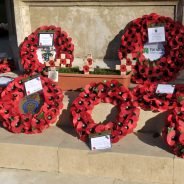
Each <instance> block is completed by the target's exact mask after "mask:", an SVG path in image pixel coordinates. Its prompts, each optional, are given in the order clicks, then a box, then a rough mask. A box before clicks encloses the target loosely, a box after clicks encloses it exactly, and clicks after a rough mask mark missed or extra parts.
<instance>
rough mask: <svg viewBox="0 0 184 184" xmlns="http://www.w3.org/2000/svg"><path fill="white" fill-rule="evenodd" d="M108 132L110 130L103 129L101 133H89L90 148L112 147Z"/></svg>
mask: <svg viewBox="0 0 184 184" xmlns="http://www.w3.org/2000/svg"><path fill="white" fill-rule="evenodd" d="M110 133H111V131H104V132H101V133H96V134H90V135H89V137H90V147H91V150H102V149H110V148H111V147H112V145H111V138H110Z"/></svg>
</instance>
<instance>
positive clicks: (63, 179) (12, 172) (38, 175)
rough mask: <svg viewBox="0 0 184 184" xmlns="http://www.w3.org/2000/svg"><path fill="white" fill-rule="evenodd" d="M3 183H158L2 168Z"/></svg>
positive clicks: (0, 178)
mask: <svg viewBox="0 0 184 184" xmlns="http://www.w3.org/2000/svg"><path fill="white" fill-rule="evenodd" d="M0 183H1V184H25V183H26V184H37V183H39V184H51V183H53V184H79V183H80V184H86V183H88V184H94V183H97V184H156V183H143V182H141V183H138V182H133V183H132V182H127V181H123V180H120V179H116V178H110V177H103V176H100V177H98V176H96V177H92V176H84V175H69V174H68V175H67V174H65V175H63V174H61V173H54V172H38V171H28V170H17V169H5V168H0Z"/></svg>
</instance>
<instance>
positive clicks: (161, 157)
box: [0, 126, 184, 184]
mask: <svg viewBox="0 0 184 184" xmlns="http://www.w3.org/2000/svg"><path fill="white" fill-rule="evenodd" d="M0 150H1V151H0V167H4V168H16V169H27V170H32V171H49V172H60V173H61V174H64V175H67V174H72V175H83V176H93V177H110V178H116V179H120V180H123V181H127V184H129V183H131V182H135V183H136V182H137V183H141V184H142V183H149V184H150V183H156V184H181V183H182V182H183V180H184V175H183V174H182V173H183V166H184V160H182V159H179V158H176V157H175V156H174V155H173V154H171V153H169V151H168V149H167V147H166V146H165V144H164V143H163V141H162V138H161V137H157V138H154V137H153V136H152V134H146V133H140V132H137V133H133V134H130V135H128V136H126V137H125V138H124V139H122V140H121V141H119V142H118V143H116V144H113V146H112V149H110V150H104V151H91V150H90V149H89V147H88V146H87V145H86V144H85V143H83V142H82V141H80V140H78V139H77V138H76V134H75V132H74V130H73V129H69V128H68V127H67V126H61V127H50V128H49V129H47V130H45V131H44V132H43V133H42V134H37V135H24V134H12V133H9V132H7V131H6V130H4V129H0Z"/></svg>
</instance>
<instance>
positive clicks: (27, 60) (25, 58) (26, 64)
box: [20, 26, 74, 74]
mask: <svg viewBox="0 0 184 184" xmlns="http://www.w3.org/2000/svg"><path fill="white" fill-rule="evenodd" d="M41 31H54V47H55V50H56V56H55V59H60V58H61V54H65V55H66V59H70V64H67V66H68V67H70V66H72V62H73V60H74V56H73V51H74V44H73V43H72V38H71V37H69V36H68V34H67V32H65V31H64V30H62V29H61V28H60V27H55V26H42V27H39V28H38V29H36V30H35V31H34V32H33V33H31V34H30V35H29V36H28V37H26V38H25V40H24V41H23V42H22V43H21V45H20V57H21V63H22V65H23V68H24V70H25V71H26V73H29V74H30V73H40V72H42V71H43V70H44V69H45V67H46V66H45V64H42V63H41V62H39V59H38V56H37V49H38V41H39V36H38V35H39V32H41Z"/></svg>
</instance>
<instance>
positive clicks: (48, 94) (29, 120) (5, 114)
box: [0, 75, 63, 134]
mask: <svg viewBox="0 0 184 184" xmlns="http://www.w3.org/2000/svg"><path fill="white" fill-rule="evenodd" d="M27 77H28V76H26V75H24V76H19V77H17V78H16V79H15V80H14V81H12V82H11V83H9V84H8V86H7V87H6V88H5V89H4V90H3V92H2V93H1V99H0V117H1V120H2V126H3V127H4V128H5V129H7V130H8V131H10V132H13V133H25V134H35V133H41V132H42V131H43V130H44V129H46V128H48V127H49V125H51V124H54V123H56V121H57V118H58V116H59V114H60V111H61V109H62V107H63V103H62V100H63V94H62V91H61V89H60V88H59V87H58V86H57V85H56V83H54V82H53V81H52V80H50V79H48V78H47V77H43V76H40V79H41V82H42V87H43V90H42V92H41V93H40V96H41V97H42V99H43V103H42V106H41V107H40V108H39V109H38V112H36V113H33V114H31V113H23V112H21V110H20V102H21V100H22V99H23V98H24V96H25V95H24V91H25V89H24V82H23V81H24V79H25V78H27Z"/></svg>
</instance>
